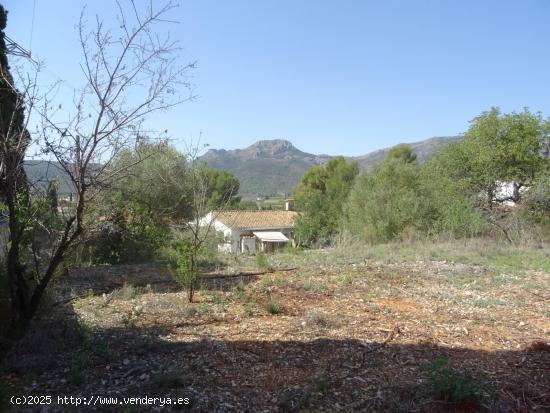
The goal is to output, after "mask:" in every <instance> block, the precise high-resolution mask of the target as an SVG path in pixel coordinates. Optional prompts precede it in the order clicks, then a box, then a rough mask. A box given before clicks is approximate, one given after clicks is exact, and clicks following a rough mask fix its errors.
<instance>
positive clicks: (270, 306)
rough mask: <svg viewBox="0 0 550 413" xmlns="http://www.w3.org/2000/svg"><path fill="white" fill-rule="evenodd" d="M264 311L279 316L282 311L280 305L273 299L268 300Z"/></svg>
mask: <svg viewBox="0 0 550 413" xmlns="http://www.w3.org/2000/svg"><path fill="white" fill-rule="evenodd" d="M265 309H266V310H267V312H268V313H269V314H273V315H275V314H279V313H281V311H282V307H281V303H280V302H279V301H278V300H276V299H275V298H270V299H269V300H268V301H267V303H266V304H265Z"/></svg>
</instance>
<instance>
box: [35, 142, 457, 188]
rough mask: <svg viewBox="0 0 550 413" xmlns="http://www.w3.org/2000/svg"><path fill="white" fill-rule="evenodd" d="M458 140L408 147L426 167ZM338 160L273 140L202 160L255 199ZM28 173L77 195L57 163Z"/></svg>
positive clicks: (376, 156)
mask: <svg viewBox="0 0 550 413" xmlns="http://www.w3.org/2000/svg"><path fill="white" fill-rule="evenodd" d="M458 139H461V137H460V136H451V137H435V138H430V139H426V140H423V141H419V142H412V143H408V145H410V146H411V148H412V150H413V151H414V152H415V153H416V155H417V159H418V161H419V162H421V163H422V162H425V161H426V160H427V159H429V158H430V157H432V156H433V155H434V154H435V153H436V152H437V150H438V149H439V148H440V147H441V145H445V144H448V143H451V142H454V141H457V140H458ZM389 150H390V148H385V149H379V150H377V151H374V152H370V153H368V154H366V155H362V156H351V157H347V159H349V160H355V161H357V163H358V164H359V167H360V169H362V170H369V169H372V168H373V167H374V166H375V165H376V164H377V163H378V162H380V161H381V160H382V159H384V157H385V156H386V155H387V153H388V151H389ZM334 157H335V156H330V155H314V154H311V153H307V152H303V151H301V150H299V149H298V148H296V147H295V146H294V145H293V144H292V143H291V142H289V141H288V140H284V139H271V140H260V141H258V142H256V143H254V144H253V145H250V146H249V147H247V148H244V149H232V150H225V149H210V150H208V152H206V153H205V154H204V155H203V156H202V157H201V159H202V160H204V161H205V162H206V163H207V164H208V165H209V166H211V167H213V168H218V169H223V170H226V171H229V172H232V173H233V174H235V176H237V178H239V182H240V184H241V186H240V190H239V194H240V195H241V196H242V197H243V198H255V197H257V196H273V195H285V194H289V193H291V192H292V189H293V188H294V187H295V186H296V185H297V184H298V182H300V179H301V177H302V175H303V174H304V172H305V171H307V170H308V169H309V168H311V167H312V166H314V165H321V164H323V163H325V162H328V161H329V160H330V159H332V158H334ZM25 170H26V172H27V176H28V177H29V179H30V181H31V182H33V183H34V184H35V185H38V186H41V187H44V188H45V187H46V186H47V184H48V182H49V181H53V180H56V181H58V183H59V188H58V192H59V193H60V194H66V193H69V192H74V191H73V190H72V189H71V188H72V184H71V182H70V179H69V178H68V176H67V175H66V173H65V172H64V171H63V169H62V168H61V167H60V166H59V165H58V164H57V163H56V162H47V161H40V160H27V161H25Z"/></svg>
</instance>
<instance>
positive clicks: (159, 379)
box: [152, 368, 190, 390]
mask: <svg viewBox="0 0 550 413" xmlns="http://www.w3.org/2000/svg"><path fill="white" fill-rule="evenodd" d="M152 381H153V384H154V385H155V386H156V387H157V388H159V389H162V390H168V389H174V388H178V387H183V386H185V385H186V384H188V383H189V381H190V377H189V375H188V374H186V373H185V372H184V371H182V370H180V369H178V368H170V369H167V370H164V371H161V372H159V373H157V374H155V375H154V376H153V379H152Z"/></svg>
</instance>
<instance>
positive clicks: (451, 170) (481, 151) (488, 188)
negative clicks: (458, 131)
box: [431, 108, 548, 205]
mask: <svg viewBox="0 0 550 413" xmlns="http://www.w3.org/2000/svg"><path fill="white" fill-rule="evenodd" d="M547 130H548V122H545V121H544V120H543V119H542V116H541V115H540V114H532V113H530V112H529V111H528V110H527V109H525V110H524V111H523V112H520V113H516V112H512V113H509V114H501V112H500V109H498V108H492V109H491V110H490V111H488V112H483V113H482V114H481V115H480V116H478V117H476V118H475V119H474V120H473V121H472V122H471V126H470V129H469V130H468V132H467V133H466V135H465V136H464V139H463V140H462V141H461V142H458V143H455V144H452V145H449V146H447V147H446V148H444V149H443V150H442V151H441V152H440V153H438V154H437V155H436V156H435V157H434V158H433V160H432V162H431V164H432V166H433V167H434V168H435V169H437V171H438V172H439V173H440V174H442V175H444V176H447V177H449V178H450V179H452V180H455V181H458V182H460V183H461V185H462V187H463V189H464V190H466V191H468V192H469V193H470V194H478V193H480V192H482V193H484V194H485V200H486V202H488V203H489V205H490V204H491V203H492V201H493V199H494V197H495V191H496V187H497V184H498V182H515V183H516V185H517V186H518V188H519V187H521V186H524V185H531V184H532V183H533V182H534V180H535V177H536V175H537V174H538V173H539V172H540V171H542V170H543V169H544V168H545V165H547V164H548V159H547V158H544V157H543V153H544V148H545V147H546V146H547V145H548V144H547V141H548V131H547ZM514 198H515V199H514V200H515V201H519V200H520V193H519V192H517V193H516V194H515V195H514Z"/></svg>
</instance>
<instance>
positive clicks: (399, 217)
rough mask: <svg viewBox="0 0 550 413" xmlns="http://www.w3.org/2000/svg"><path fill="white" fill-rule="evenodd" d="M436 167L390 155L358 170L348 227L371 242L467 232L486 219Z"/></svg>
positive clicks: (474, 231) (478, 227) (477, 229)
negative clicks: (366, 170)
mask: <svg viewBox="0 0 550 413" xmlns="http://www.w3.org/2000/svg"><path fill="white" fill-rule="evenodd" d="M436 175H437V173H436V171H435V170H434V169H431V168H430V167H428V166H426V167H424V166H419V165H416V164H414V163H406V162H403V161H401V160H399V159H388V160H385V161H384V162H383V163H382V164H380V165H379V166H378V167H377V168H375V170H374V171H373V172H370V173H363V174H362V175H360V176H359V177H358V178H357V180H356V183H355V185H354V187H353V189H352V191H351V193H350V196H349V199H348V202H347V204H346V207H345V217H346V221H345V229H346V230H347V231H349V232H350V233H351V234H353V235H355V236H358V237H359V238H361V239H363V240H364V241H367V242H386V241H391V240H395V239H409V240H413V239H416V238H418V237H430V236H435V235H442V234H449V235H452V236H469V235H474V234H477V233H479V232H480V231H481V229H482V228H483V224H484V221H483V219H482V218H481V216H480V214H479V213H478V212H476V211H475V209H474V207H473V204H472V203H471V202H470V200H469V199H468V198H467V197H465V196H464V195H463V194H462V193H461V190H460V187H459V186H457V185H455V183H454V182H453V181H451V180H450V179H446V178H444V177H439V176H436Z"/></svg>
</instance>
